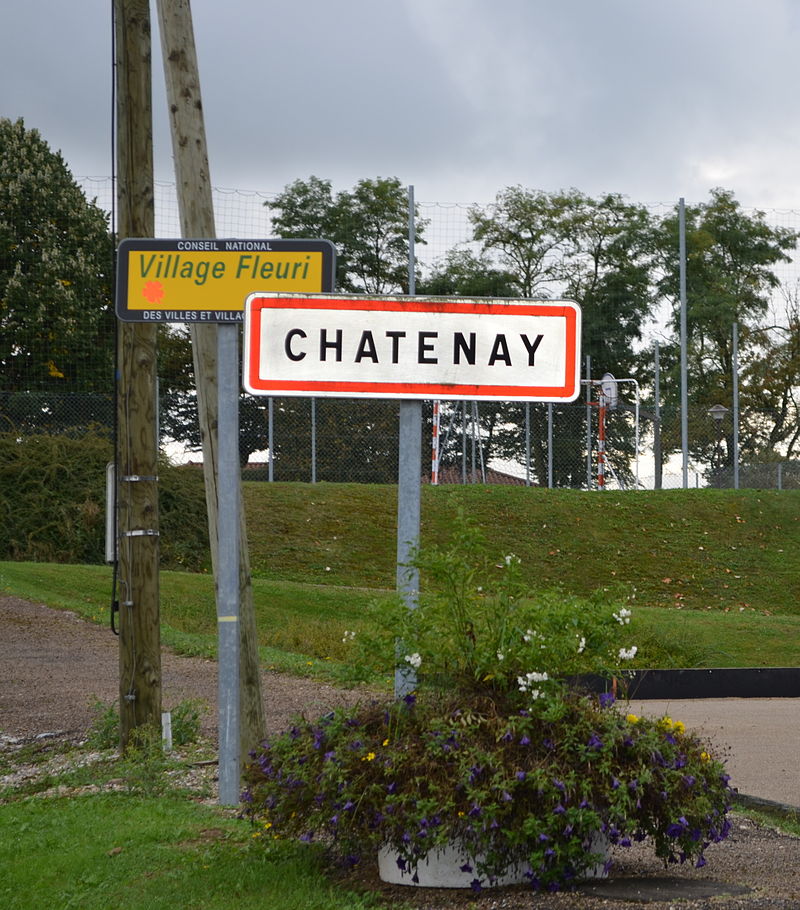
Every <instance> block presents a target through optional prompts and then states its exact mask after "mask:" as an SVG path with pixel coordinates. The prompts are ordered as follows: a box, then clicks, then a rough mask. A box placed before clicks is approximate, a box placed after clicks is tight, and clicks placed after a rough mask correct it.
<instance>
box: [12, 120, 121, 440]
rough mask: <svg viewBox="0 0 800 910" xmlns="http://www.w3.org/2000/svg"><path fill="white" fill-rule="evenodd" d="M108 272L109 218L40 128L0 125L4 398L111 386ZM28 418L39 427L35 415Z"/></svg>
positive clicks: (43, 415) (42, 414)
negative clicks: (41, 132) (77, 181)
mask: <svg viewBox="0 0 800 910" xmlns="http://www.w3.org/2000/svg"><path fill="white" fill-rule="evenodd" d="M112 271H113V245H112V240H111V236H110V234H109V230H108V216H107V215H106V213H105V212H103V211H102V210H101V209H100V208H98V206H97V205H95V204H94V203H93V202H89V201H88V200H87V199H86V197H85V196H84V194H83V192H82V191H81V189H80V188H79V186H78V185H77V183H76V182H75V180H74V179H73V177H72V175H71V174H70V172H69V170H68V168H67V166H66V164H65V163H64V160H63V158H62V157H61V155H60V154H59V153H55V152H52V151H51V150H50V148H49V147H48V145H47V143H46V142H45V141H44V140H43V139H42V138H41V136H40V135H39V133H38V132H37V131H36V130H28V129H26V128H25V125H24V123H23V121H22V120H17V121H16V122H12V121H11V120H8V119H0V328H1V329H2V331H0V374H2V388H3V390H4V391H5V392H6V393H21V392H25V393H29V392H39V393H48V398H49V393H52V392H58V393H67V392H70V393H75V392H78V391H80V392H92V391H94V392H97V391H102V392H108V391H109V390H110V389H111V387H112V385H113V376H114V372H113V369H114V341H113V339H114V326H115V316H114V311H113V306H112V296H111V280H112ZM38 413H39V420H40V421H41V422H47V421H48V420H50V418H49V417H48V407H47V405H44V406H42V405H41V401H40V406H39V407H38ZM29 419H31V420H33V421H34V422H36V415H35V414H33V415H30V414H29ZM61 419H62V420H63V421H68V418H67V417H66V415H62V418H61ZM51 423H52V421H51ZM62 425H63V424H62Z"/></svg>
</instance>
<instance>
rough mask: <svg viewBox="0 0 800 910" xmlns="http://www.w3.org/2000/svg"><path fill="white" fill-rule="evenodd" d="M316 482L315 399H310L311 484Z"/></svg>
mask: <svg viewBox="0 0 800 910" xmlns="http://www.w3.org/2000/svg"><path fill="white" fill-rule="evenodd" d="M316 482H317V399H316V398H312V399H311V483H316Z"/></svg>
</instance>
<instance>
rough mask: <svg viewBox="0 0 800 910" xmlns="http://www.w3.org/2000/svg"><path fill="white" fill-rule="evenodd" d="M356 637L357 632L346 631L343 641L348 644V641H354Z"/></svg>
mask: <svg viewBox="0 0 800 910" xmlns="http://www.w3.org/2000/svg"><path fill="white" fill-rule="evenodd" d="M355 637H356V633H355V632H348V631H347V630H346V629H345V633H344V636H343V638H342V641H343V642H345V643H346V642H348V641H352V640H353V639H354V638H355Z"/></svg>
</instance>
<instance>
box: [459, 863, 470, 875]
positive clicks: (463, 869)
mask: <svg viewBox="0 0 800 910" xmlns="http://www.w3.org/2000/svg"><path fill="white" fill-rule="evenodd" d="M459 869H460V871H461V872H465V873H468V872H472V866H470V864H469V863H464V865H463V866H459Z"/></svg>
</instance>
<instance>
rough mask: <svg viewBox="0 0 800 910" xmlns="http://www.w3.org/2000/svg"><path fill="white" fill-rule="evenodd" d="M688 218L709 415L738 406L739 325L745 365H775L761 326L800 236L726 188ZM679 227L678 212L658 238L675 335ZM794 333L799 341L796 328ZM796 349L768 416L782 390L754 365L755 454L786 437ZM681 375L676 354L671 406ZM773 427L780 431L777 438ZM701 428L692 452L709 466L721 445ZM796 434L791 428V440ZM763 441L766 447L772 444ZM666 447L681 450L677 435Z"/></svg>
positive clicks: (703, 403)
mask: <svg viewBox="0 0 800 910" xmlns="http://www.w3.org/2000/svg"><path fill="white" fill-rule="evenodd" d="M685 218H686V255H687V263H686V299H687V311H686V319H687V332H688V367H689V382H690V388H691V389H692V393H691V394H692V398H693V401H694V402H695V403H696V404H697V406H698V407H697V411H698V413H699V414H702V415H704V414H705V412H706V411H707V409H708V408H709V407H711V406H712V405H714V404H722V405H725V406H726V407H728V408H730V407H731V406H732V382H733V334H732V327H733V324H734V323H738V324H739V329H740V333H739V339H740V348H739V357H740V364H748V363H749V362H751V361H752V362H754V363H757V362H758V361H761V362H762V364H763V363H764V362H767V363H770V364H771V363H772V357H771V356H769V355H770V354H771V348H772V347H773V344H774V343H771V342H770V338H769V336H768V335H764V334H763V333H762V329H763V326H762V322H763V319H764V317H765V316H766V315H767V314H768V312H769V307H770V304H771V302H772V295H773V293H774V291H775V289H776V288H777V287H778V286H779V283H780V282H779V279H778V276H777V274H776V272H775V269H776V267H777V266H778V265H780V264H781V263H783V262H788V261H790V259H791V251H793V250H794V248H795V247H796V245H797V240H798V233H797V232H796V231H792V230H789V229H788V228H783V227H771V226H770V225H768V224H767V223H766V221H765V218H764V214H763V212H755V213H754V214H748V213H747V212H745V211H743V210H742V207H741V206H740V204H739V203H738V202H737V200H736V199H735V198H734V195H733V193H732V192H731V191H730V190H724V189H720V188H717V189H714V190H712V191H711V194H710V198H709V201H708V202H706V203H702V204H700V205H697V206H687V207H686V210H685ZM678 230H679V216H678V212H677V210H676V211H675V212H674V213H673V214H671V215H670V216H669V217H667V218H665V219H664V220H663V221H662V222H661V224H660V225H659V226H658V228H657V230H656V232H655V234H654V237H655V244H656V250H657V254H658V257H659V263H660V266H661V269H662V277H661V279H660V281H659V282H658V291H659V293H660V294H661V295H662V296H663V297H665V298H666V299H668V300H670V301H671V302H672V306H673V315H672V324H673V330H674V331H675V332H676V334H677V331H678V328H679V322H680V307H679V260H678V249H679V247H678ZM789 336H790V338H791V337H793V333H792V331H791V329H790V331H789ZM793 347H794V343H790V345H789V349H788V351H783V352H780V353H781V354H782V355H783V356H782V357H781V356H780V355H779V356H777V357H776V358H775V365H776V367H779V364H780V361H781V359H782V360H783V361H784V364H783V366H784V372H783V375H782V389H781V391H782V392H783V396H781V394H778V395H776V396H774V403H775V404H776V405H778V406H777V407H775V408H773V407H770V408H769V409H768V410H767V412H766V413H765V410H764V408H763V405H764V404H765V403H766V400H767V399H769V398H771V397H773V395H774V392H775V388H774V385H773V383H772V381H771V380H772V378H774V376H772V375H771V371H770V370H767V371H766V375H765V373H764V371H763V369H759V368H758V367H757V366H756V367H755V368H752V369H751V368H748V371H747V372H748V379H749V380H750V383H749V385H750V388H748V389H747V391H746V392H745V398H746V399H747V398H750V399H751V400H752V399H753V398H756V399H758V398H761V403H762V408H761V411H760V413H757V412H754V413H752V415H750V414H748V413H747V412H743V414H742V416H743V418H744V419H743V421H742V427H741V429H742V436H743V441H744V446H745V449H750V450H751V451H752V450H753V449H756V448H757V449H758V450H760V452H759V454H763V453H764V448H766V449H767V452H769V451H771V452H772V453H775V446H776V444H777V443H778V441H779V440H780V438H781V435H783V436H784V438H786V436H787V427H786V422H787V421H786V413H785V412H784V413H782V412H781V408H780V406H779V402H780V400H781V397H783V399H784V403H785V404H788V403H789V402H790V401H792V399H793V392H792V389H796V385H797V383H796V378H797V377H796V369H795V367H793V366H791V364H792V363H793V361H794V357H793V355H792V353H791V351H792V349H793ZM775 353H778V352H777V351H776V352H775ZM787 354H788V358H787V357H786V355H787ZM765 357H766V358H767V359H766V360H765ZM668 362H669V361H668ZM786 366H789V370H788V372H785V367H786ZM795 366H796V365H795ZM677 370H678V362H677V357H674V358H673V359H672V370H671V374H670V375H671V381H670V379H667V380H666V381H664V382H663V383H662V388H663V389H666V398H667V400H668V402H671V403H674V402H675V400H676V397H677V395H678V391H679V389H680V383H679V381H678V373H677ZM779 372H780V370H779ZM670 390H672V391H671V392H670ZM768 390H769V391H768ZM764 418H766V425H765V421H764ZM789 422H790V423H791V418H790V420H789ZM705 423H706V425H707V424H709V423H710V421H708V420H707V419H706V420H705ZM770 425H773V426H777V427H778V428H779V429H778V432H777V433H776V434H775V435H774V436H773V437H772V438H770V433H769V427H770ZM724 429H725V434H724V440H723V442H724V446H723V451H724V458H725V463H726V464H732V460H731V459H732V442H733V441H732V425H731V424H730V423H728V425H727V426H726V427H725V428H724ZM694 430H695V428H694V427H693V428H692V431H691V432H690V440H692V443H693V445H692V454H693V455H694V456H695V457H697V458H700V459H703V460H706V461H708V460H709V459H710V457H711V454H712V453H713V452H714V449H715V447H716V439H715V437H714V434H713V433H711V432H709V431H708V430H707V431H706V433H705V434H703V433H702V432H700V433H695V431H694ZM765 430H766V434H765ZM751 435H752V436H755V437H756V438H759V437H760V439H761V440H762V442H761V445H754V444H753V443H751V442H750V441H749V437H750V436H751ZM765 435H766V439H765ZM792 435H793V434H792V431H791V430H789V431H788V436H792ZM764 442H767V445H766V446H764ZM665 443H666V445H665V451H667V449H668V448H672V449H676V448H678V446H679V441H678V440H675V439H674V438H673V439H667V440H665Z"/></svg>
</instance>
